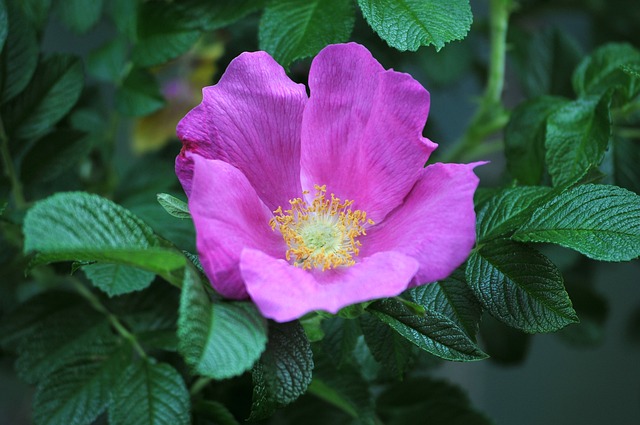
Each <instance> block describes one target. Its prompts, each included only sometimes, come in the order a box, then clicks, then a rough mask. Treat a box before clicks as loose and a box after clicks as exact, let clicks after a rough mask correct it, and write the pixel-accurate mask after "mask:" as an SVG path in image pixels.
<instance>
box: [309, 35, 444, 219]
mask: <svg viewBox="0 0 640 425" xmlns="http://www.w3.org/2000/svg"><path fill="white" fill-rule="evenodd" d="M309 87H310V90H311V97H310V99H309V103H308V104H307V107H306V109H305V111H304V117H303V121H302V151H301V155H302V157H301V165H302V184H303V188H304V189H311V190H312V189H313V185H315V184H319V185H323V184H326V185H327V191H328V192H333V193H335V194H336V196H338V197H340V198H341V199H350V200H354V201H355V204H354V205H355V207H356V208H358V209H363V210H365V211H366V212H367V214H368V215H369V217H370V218H372V219H373V220H374V221H380V220H382V219H383V218H384V217H385V216H386V215H387V214H388V213H389V212H390V211H391V210H392V209H393V208H395V207H396V206H398V205H399V204H400V203H401V201H402V199H404V197H405V196H406V195H407V193H408V192H409V190H410V189H411V187H412V186H413V184H414V183H415V181H416V179H417V177H418V174H419V172H420V170H421V169H422V167H423V166H424V163H425V162H426V160H427V159H428V157H429V154H430V153H431V152H432V151H433V150H434V149H435V147H436V145H435V144H434V143H432V142H430V141H429V140H427V139H425V138H423V137H422V130H423V128H424V125H425V122H426V120H427V115H428V113H429V93H428V92H427V91H426V90H425V89H424V88H423V87H422V86H421V85H420V83H418V82H417V81H416V80H414V79H413V78H412V77H411V76H410V75H408V74H403V73H399V72H395V71H393V70H388V71H385V70H384V68H383V67H382V66H381V65H380V64H379V63H378V62H377V61H376V60H375V59H374V58H373V57H372V56H371V53H369V51H368V50H367V49H366V48H364V47H363V46H361V45H359V44H355V43H350V44H338V45H331V46H328V47H326V48H325V49H324V50H322V51H321V52H320V53H319V54H318V56H317V57H316V58H315V59H314V61H313V63H312V65H311V70H310V73H309Z"/></svg>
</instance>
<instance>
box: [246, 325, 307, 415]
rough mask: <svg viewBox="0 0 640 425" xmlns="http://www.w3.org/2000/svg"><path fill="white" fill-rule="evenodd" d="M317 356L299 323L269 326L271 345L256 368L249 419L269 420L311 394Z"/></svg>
mask: <svg viewBox="0 0 640 425" xmlns="http://www.w3.org/2000/svg"><path fill="white" fill-rule="evenodd" d="M312 371H313V353H312V352H311V345H310V344H309V340H308V339H307V336H306V335H305V333H304V329H302V326H300V323H298V322H297V321H293V322H289V323H275V322H270V323H269V342H268V343H267V348H266V350H265V352H264V353H263V354H262V357H261V358H260V361H258V363H256V365H255V366H254V368H253V371H252V374H253V385H254V389H253V404H252V406H251V416H250V417H249V420H259V419H264V418H268V417H269V416H271V415H272V414H273V413H274V412H275V410H276V409H279V408H281V407H284V406H286V405H288V404H290V403H292V402H294V401H295V400H296V399H297V398H298V397H300V396H301V395H302V394H304V393H305V391H307V387H308V386H309V384H310V383H311V376H312Z"/></svg>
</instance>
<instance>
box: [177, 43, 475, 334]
mask: <svg viewBox="0 0 640 425" xmlns="http://www.w3.org/2000/svg"><path fill="white" fill-rule="evenodd" d="M309 88H310V92H311V95H310V97H308V96H307V93H306V90H305V87H304V86H303V85H301V84H296V83H294V82H293V81H291V80H290V79H289V78H288V77H287V75H286V74H285V72H284V70H283V69H282V67H281V66H280V65H278V64H277V63H276V62H275V61H274V60H273V59H272V58H271V56H269V55H268V54H267V53H265V52H254V53H243V54H241V55H240V56H238V57H237V58H236V59H234V60H233V62H231V64H230V65H229V67H228V69H227V71H226V72H225V73H224V75H223V76H222V78H221V79H220V82H219V83H218V84H216V85H215V86H211V87H205V88H204V90H203V97H204V98H203V101H202V103H201V104H200V105H199V106H197V107H196V108H194V109H193V110H192V111H191V112H189V114H188V115H187V116H186V117H185V118H183V119H182V121H181V122H180V123H179V124H178V129H177V131H178V136H179V137H180V139H181V140H182V142H183V144H184V146H183V148H182V151H181V152H180V155H179V156H178V158H177V159H176V173H177V174H178V177H179V178H180V181H181V183H182V186H183V187H184V189H185V191H186V193H187V195H188V197H189V209H190V210H191V214H192V216H193V220H194V224H195V227H196V234H197V241H196V242H197V248H198V253H199V255H200V260H201V262H202V265H203V267H204V270H205V271H206V273H207V276H208V277H209V279H210V280H211V284H212V285H213V287H214V288H215V289H216V290H217V291H218V292H220V293H221V294H222V295H224V296H226V297H228V298H235V299H241V298H247V297H251V299H252V300H253V301H254V302H255V304H256V305H257V307H258V308H259V309H260V311H261V312H262V314H263V315H264V316H266V317H268V318H272V319H274V320H276V321H279V322H285V321H289V320H293V319H296V318H299V317H301V316H302V315H304V314H305V313H308V312H310V311H314V310H324V311H328V312H331V313H336V312H337V311H338V310H339V309H340V308H342V307H345V306H348V305H351V304H355V303H358V302H363V301H368V300H373V299H376V298H383V297H391V296H395V295H398V294H399V293H401V292H402V291H404V290H405V289H407V288H408V287H411V286H416V285H421V284H424V283H429V282H433V281H435V280H438V279H443V278H445V277H447V276H448V275H449V274H450V273H451V272H452V271H453V270H454V269H455V268H456V267H458V266H459V265H460V264H462V263H463V262H464V261H465V259H466V258H467V256H468V255H469V252H470V250H471V248H472V247H473V244H474V242H475V213H474V210H473V193H474V191H475V189H476V187H477V185H478V179H477V177H476V176H475V174H474V173H473V171H472V170H473V168H474V166H476V165H478V164H468V165H464V164H434V165H430V166H428V167H426V168H424V164H425V162H426V160H427V159H428V157H429V154H430V153H431V152H432V151H433V150H434V149H435V148H436V147H437V145H436V144H435V143H433V142H431V141H429V140H428V139H425V138H423V137H422V129H423V127H424V125H425V122H426V119H427V114H428V112H429V93H428V92H427V91H426V90H425V89H424V88H423V87H422V86H421V85H420V84H419V83H418V82H417V81H415V80H414V79H413V78H412V77H411V76H409V75H408V74H404V73H400V72H395V71H393V70H385V69H384V68H383V67H382V66H381V65H380V64H379V63H378V62H377V61H376V60H375V59H374V58H373V57H372V56H371V54H370V53H369V51H368V50H367V49H365V48H364V47H363V46H361V45H358V44H354V43H349V44H339V45H331V46H328V47H326V48H325V49H324V50H322V51H321V52H320V53H319V54H318V56H317V57H316V58H315V59H314V61H313V63H312V65H311V70H310V73H309Z"/></svg>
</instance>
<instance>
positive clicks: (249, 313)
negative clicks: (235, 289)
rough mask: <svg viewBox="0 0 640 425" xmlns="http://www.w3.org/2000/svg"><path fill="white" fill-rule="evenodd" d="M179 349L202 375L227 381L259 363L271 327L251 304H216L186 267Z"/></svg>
mask: <svg viewBox="0 0 640 425" xmlns="http://www.w3.org/2000/svg"><path fill="white" fill-rule="evenodd" d="M178 338H179V339H180V342H179V346H178V350H179V351H180V353H181V354H182V356H183V357H184V359H185V362H186V363H187V365H189V366H190V367H191V369H192V370H193V372H194V373H196V374H198V375H204V376H209V377H211V378H214V379H226V378H230V377H233V376H237V375H240V374H241V373H243V372H245V371H246V370H248V369H249V368H251V366H253V364H254V363H255V362H256V360H258V358H259V357H260V355H261V354H262V352H263V351H264V350H265V347H266V344H267V324H266V320H265V319H264V318H263V317H262V316H261V315H260V313H259V312H258V311H257V310H256V309H255V307H254V306H253V305H252V304H250V303H247V302H219V303H216V304H212V303H211V300H210V299H209V297H208V296H207V293H206V292H205V290H204V288H203V287H202V283H201V282H200V279H199V278H198V276H197V274H196V272H195V271H193V270H192V269H191V267H187V268H185V274H184V283H183V286H182V297H181V299H180V315H179V318H178Z"/></svg>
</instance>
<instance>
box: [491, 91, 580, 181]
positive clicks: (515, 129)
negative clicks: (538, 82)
mask: <svg viewBox="0 0 640 425" xmlns="http://www.w3.org/2000/svg"><path fill="white" fill-rule="evenodd" d="M567 102H568V100H566V99H564V98H561V97H553V96H542V97H538V98H535V99H532V100H529V101H526V102H524V103H521V104H520V105H518V107H516V108H515V109H514V110H513V112H512V113H511V117H510V119H509V123H508V124H507V126H506V128H505V130H504V143H505V146H504V153H505V156H506V157H507V168H508V169H509V172H510V173H511V175H512V176H513V177H515V178H516V179H518V180H519V181H520V182H521V183H522V184H529V185H535V184H539V183H540V181H541V180H542V176H543V174H544V157H545V150H544V143H545V138H546V132H547V119H548V117H549V116H550V115H552V114H553V113H554V112H556V111H557V110H558V109H560V108H561V107H562V106H563V105H565V104H566V103H567Z"/></svg>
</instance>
